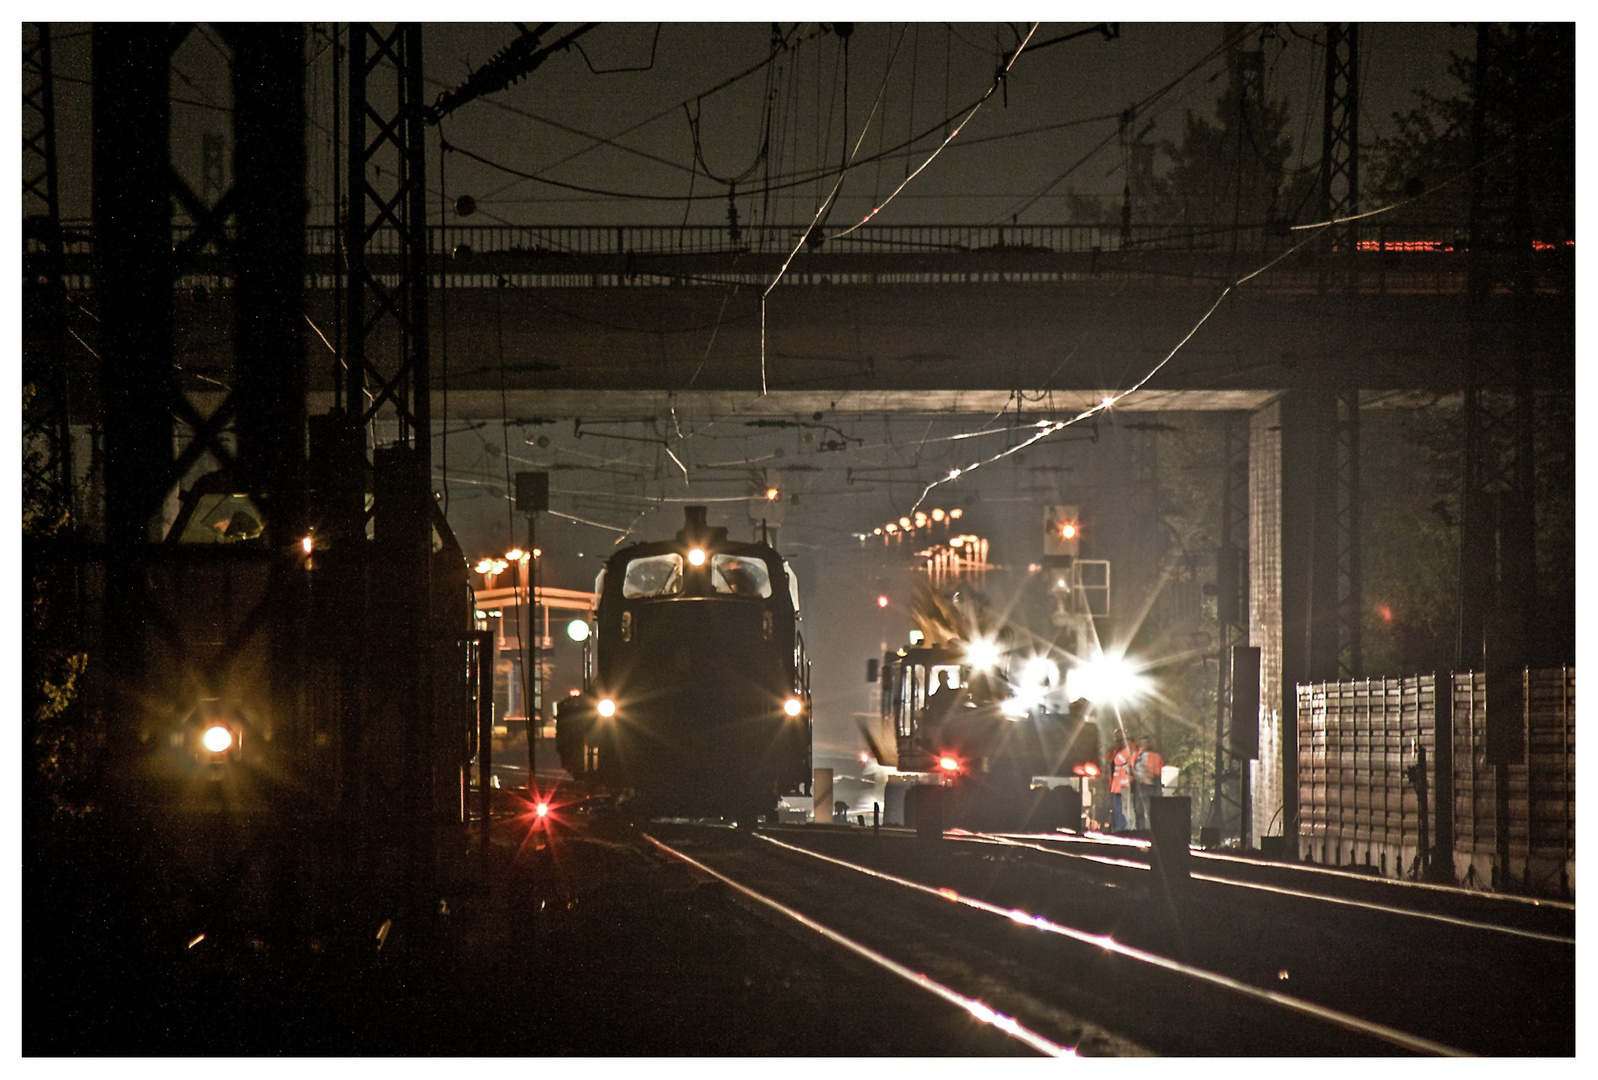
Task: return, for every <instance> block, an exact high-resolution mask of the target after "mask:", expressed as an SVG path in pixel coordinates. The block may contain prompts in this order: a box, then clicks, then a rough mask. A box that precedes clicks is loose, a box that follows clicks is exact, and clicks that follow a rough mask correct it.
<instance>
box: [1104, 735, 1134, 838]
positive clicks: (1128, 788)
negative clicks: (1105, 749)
mask: <svg viewBox="0 0 1598 1080" xmlns="http://www.w3.org/2000/svg"><path fill="white" fill-rule="evenodd" d="M1135 757H1136V754H1135V751H1134V748H1133V747H1132V746H1131V744H1129V743H1128V742H1127V739H1126V735H1125V734H1120V735H1117V736H1116V737H1115V748H1114V749H1113V750H1112V751H1111V752H1110V831H1111V832H1125V831H1126V810H1125V803H1124V802H1123V797H1124V798H1128V799H1129V798H1132V797H1133V794H1134V793H1133V791H1132V763H1133V760H1134V759H1135Z"/></svg>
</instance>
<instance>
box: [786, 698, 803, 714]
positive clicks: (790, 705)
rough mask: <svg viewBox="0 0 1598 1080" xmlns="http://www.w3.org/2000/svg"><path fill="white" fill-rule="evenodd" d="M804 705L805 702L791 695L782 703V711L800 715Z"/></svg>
mask: <svg viewBox="0 0 1598 1080" xmlns="http://www.w3.org/2000/svg"><path fill="white" fill-rule="evenodd" d="M804 707H805V706H804V702H802V701H800V700H799V699H798V698H796V697H791V698H789V699H788V700H787V701H784V702H783V703H782V711H783V712H785V713H787V714H788V715H789V716H798V715H799V712H800V710H801V709H803V708H804Z"/></svg>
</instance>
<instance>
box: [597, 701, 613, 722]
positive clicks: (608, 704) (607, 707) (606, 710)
mask: <svg viewBox="0 0 1598 1080" xmlns="http://www.w3.org/2000/svg"><path fill="white" fill-rule="evenodd" d="M594 711H595V712H597V713H598V714H599V715H600V716H602V717H604V718H605V719H607V720H608V719H610V718H611V717H613V716H615V715H616V699H615V698H613V697H602V698H600V699H599V701H598V702H597V703H596V704H595V705H594Z"/></svg>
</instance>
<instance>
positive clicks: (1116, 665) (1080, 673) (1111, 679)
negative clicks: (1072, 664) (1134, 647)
mask: <svg viewBox="0 0 1598 1080" xmlns="http://www.w3.org/2000/svg"><path fill="white" fill-rule="evenodd" d="M1148 692H1149V679H1148V676H1147V675H1145V674H1143V672H1142V671H1141V670H1139V669H1138V667H1137V665H1135V664H1133V663H1132V662H1131V661H1129V660H1128V659H1127V658H1126V657H1125V656H1122V655H1110V654H1107V653H1104V654H1100V655H1099V656H1097V657H1095V658H1094V659H1093V660H1091V661H1089V662H1088V663H1087V664H1086V665H1084V666H1082V667H1078V668H1072V669H1071V670H1070V671H1069V672H1068V673H1067V674H1066V677H1065V693H1066V697H1068V698H1070V699H1071V700H1073V701H1074V700H1076V699H1077V698H1087V699H1088V700H1089V701H1091V702H1094V703H1095V704H1099V705H1130V704H1133V703H1135V702H1137V701H1138V700H1139V699H1141V698H1143V697H1144V696H1145V695H1147V694H1148Z"/></svg>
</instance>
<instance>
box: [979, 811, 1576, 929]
mask: <svg viewBox="0 0 1598 1080" xmlns="http://www.w3.org/2000/svg"><path fill="white" fill-rule="evenodd" d="M950 839H954V840H962V841H965V842H967V843H969V842H973V841H976V842H985V843H991V844H998V845H1000V846H1004V847H1019V848H1025V849H1027V850H1030V851H1037V852H1039V853H1040V854H1044V855H1051V856H1054V857H1056V858H1062V859H1080V860H1082V861H1083V862H1096V863H1101V864H1103V865H1107V866H1117V867H1122V868H1124V869H1131V870H1148V869H1149V865H1148V864H1147V863H1141V862H1135V861H1132V860H1130V859H1117V858H1113V857H1111V856H1108V855H1088V854H1085V853H1083V852H1079V851H1062V850H1060V849H1059V848H1057V847H1051V846H1049V845H1048V844H1047V843H1027V842H1025V841H1022V840H1017V839H1015V838H1014V837H1009V836H1004V835H1002V834H996V833H958V832H956V833H951V834H950ZM1194 854H1197V853H1196V852H1195V853H1194ZM1343 876H1345V877H1348V878H1350V879H1354V880H1358V881H1361V882H1363V881H1365V880H1368V879H1366V878H1364V877H1363V875H1359V874H1344V875H1343ZM1192 879H1193V880H1194V881H1205V882H1209V883H1210V884H1212V885H1230V886H1233V887H1235V888H1239V889H1257V890H1259V891H1260V892H1267V893H1275V894H1277V895H1279V896H1287V897H1292V898H1294V899H1298V900H1314V901H1319V902H1322V903H1327V904H1339V905H1342V906H1344V907H1352V908H1359V909H1361V910H1364V911H1373V912H1377V913H1379V914H1383V915H1397V916H1401V917H1408V918H1413V919H1426V920H1428V921H1430V922H1436V923H1441V924H1443V925H1445V926H1453V927H1458V928H1460V929H1463V930H1481V931H1488V932H1494V933H1500V934H1508V935H1510V936H1512V937H1522V938H1528V939H1530V940H1532V941H1546V942H1551V943H1553V944H1556V945H1574V944H1576V939H1575V938H1573V937H1567V936H1566V935H1564V934H1551V933H1545V932H1543V931H1540V930H1523V929H1521V928H1519V927H1515V926H1504V925H1502V924H1500V923H1490V922H1481V921H1479V920H1476V919H1466V918H1461V917H1460V916H1458V915H1444V914H1442V913H1440V912H1435V911H1418V910H1416V909H1414V908H1405V907H1394V906H1392V905H1389V904H1379V903H1376V902H1374V901H1371V900H1355V899H1352V898H1348V897H1341V896H1328V895H1326V894H1324V893H1315V892H1308V891H1306V890H1304V889H1294V888H1290V887H1288V886H1285V885H1268V884H1266V883H1264V882H1260V881H1240V880H1238V879H1236V878H1228V877H1221V876H1219V875H1217V874H1203V873H1194V874H1192ZM1431 887H1432V888H1439V887H1438V886H1431Z"/></svg>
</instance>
